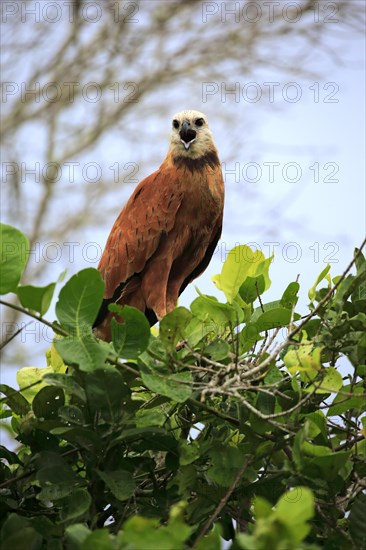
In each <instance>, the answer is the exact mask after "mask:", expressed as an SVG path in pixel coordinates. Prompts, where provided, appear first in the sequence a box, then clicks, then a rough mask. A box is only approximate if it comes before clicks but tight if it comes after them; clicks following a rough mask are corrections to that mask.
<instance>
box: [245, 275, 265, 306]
mask: <svg viewBox="0 0 366 550" xmlns="http://www.w3.org/2000/svg"><path fill="white" fill-rule="evenodd" d="M265 285H266V283H265V279H264V276H263V275H259V276H258V277H250V276H248V277H247V278H246V279H245V281H244V283H243V284H242V285H241V286H240V288H239V294H240V297H241V298H242V299H243V300H244V302H245V303H246V304H252V303H253V302H255V300H256V299H257V298H258V296H260V295H261V294H263V292H264V291H265Z"/></svg>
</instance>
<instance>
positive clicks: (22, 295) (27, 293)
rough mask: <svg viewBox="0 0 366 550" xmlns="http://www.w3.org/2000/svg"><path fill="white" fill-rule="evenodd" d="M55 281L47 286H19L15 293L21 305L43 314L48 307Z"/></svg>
mask: <svg viewBox="0 0 366 550" xmlns="http://www.w3.org/2000/svg"><path fill="white" fill-rule="evenodd" d="M55 287H56V283H51V284H49V285H47V286H31V285H26V286H19V287H18V288H17V295H18V298H19V301H20V303H21V304H22V306H23V307H25V308H27V309H31V310H33V311H37V312H38V313H40V314H41V315H44V314H45V313H46V312H47V311H48V308H49V307H50V304H51V301H52V298H53V293H54V290H55Z"/></svg>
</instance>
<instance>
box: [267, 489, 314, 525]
mask: <svg viewBox="0 0 366 550" xmlns="http://www.w3.org/2000/svg"><path fill="white" fill-rule="evenodd" d="M314 512H315V500H314V495H313V493H312V491H311V490H310V489H309V488H308V487H294V489H292V490H291V491H287V493H285V494H284V495H282V496H281V498H280V499H279V501H278V503H277V505H276V515H277V517H278V518H280V519H281V521H283V523H285V524H286V525H291V526H294V527H295V528H296V525H297V524H299V523H303V522H305V521H308V520H309V519H312V518H313V517H314Z"/></svg>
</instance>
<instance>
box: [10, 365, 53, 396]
mask: <svg viewBox="0 0 366 550" xmlns="http://www.w3.org/2000/svg"><path fill="white" fill-rule="evenodd" d="M46 374H50V375H51V374H54V369H53V368H52V367H43V368H38V367H24V368H22V369H20V370H19V371H18V372H17V382H18V384H19V388H20V392H21V394H22V395H24V397H25V398H26V399H27V400H28V401H29V403H32V401H33V399H34V397H35V395H37V393H38V392H39V390H40V389H41V388H44V387H45V386H47V382H46V381H45V379H44V376H45V375H46Z"/></svg>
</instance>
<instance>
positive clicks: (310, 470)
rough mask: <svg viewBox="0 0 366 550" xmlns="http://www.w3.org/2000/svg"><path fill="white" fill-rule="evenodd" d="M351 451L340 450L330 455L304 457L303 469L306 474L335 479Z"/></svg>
mask: <svg viewBox="0 0 366 550" xmlns="http://www.w3.org/2000/svg"><path fill="white" fill-rule="evenodd" d="M350 454H351V451H340V452H337V453H334V452H333V453H332V454H330V455H324V456H316V457H312V458H308V457H306V458H305V459H304V465H303V469H304V472H305V473H306V475H310V476H311V477H313V476H314V479H315V478H317V477H318V478H319V477H321V478H323V479H325V480H328V481H332V480H334V479H335V478H336V477H337V475H338V473H339V471H340V470H341V469H342V468H343V467H344V466H345V464H346V463H347V461H348V460H349V457H350Z"/></svg>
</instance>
